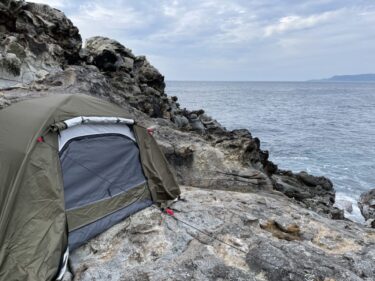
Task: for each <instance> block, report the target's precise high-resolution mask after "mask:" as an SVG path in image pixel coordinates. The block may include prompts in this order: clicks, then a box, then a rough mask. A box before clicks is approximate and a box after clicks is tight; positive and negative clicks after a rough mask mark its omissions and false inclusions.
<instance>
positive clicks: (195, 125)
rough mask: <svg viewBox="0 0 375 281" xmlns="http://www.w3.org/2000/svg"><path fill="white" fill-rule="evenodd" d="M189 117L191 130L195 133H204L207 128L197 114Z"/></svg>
mask: <svg viewBox="0 0 375 281" xmlns="http://www.w3.org/2000/svg"><path fill="white" fill-rule="evenodd" d="M189 117H190V118H189V123H190V126H191V128H192V129H193V130H194V131H198V132H200V133H204V131H205V128H204V126H203V123H202V122H201V121H200V120H199V118H198V116H197V115H196V114H191V115H190V116H189Z"/></svg>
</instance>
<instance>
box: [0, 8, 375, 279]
mask: <svg viewBox="0 0 375 281" xmlns="http://www.w3.org/2000/svg"><path fill="white" fill-rule="evenodd" d="M0 30H1V31H2V32H3V34H2V35H1V36H3V37H1V38H0V54H1V56H0V62H1V63H0V74H1V76H2V77H3V78H6V77H8V78H11V79H13V80H14V79H15V80H16V82H17V81H18V80H22V79H20V76H23V77H27V79H26V80H27V82H30V83H27V84H25V83H24V84H17V83H16V82H12V81H13V80H12V81H10V82H9V83H8V84H6V83H5V82H1V85H0V86H1V87H2V90H1V94H0V109H1V108H4V107H6V106H9V105H11V104H12V103H15V102H18V101H20V100H23V99H29V98H35V97H41V96H47V95H59V94H66V93H70V94H87V95H92V96H96V97H99V98H102V99H105V100H109V101H112V102H114V103H116V104H118V105H119V106H121V107H122V108H124V110H126V112H128V114H129V118H134V119H136V120H137V122H138V123H140V124H141V125H143V126H145V127H151V126H152V127H154V128H155V133H154V136H155V139H156V140H157V142H158V143H159V145H160V146H161V148H162V150H163V152H164V153H165V156H166V158H167V160H168V161H169V162H170V164H171V167H172V169H173V170H174V172H175V174H176V176H177V178H178V181H179V183H181V184H185V185H191V186H194V188H192V187H189V188H184V193H183V197H184V198H186V199H187V202H183V201H179V202H177V203H175V204H174V205H173V208H174V209H175V210H176V216H178V217H179V218H180V219H182V220H184V221H186V222H189V223H190V222H191V223H192V224H193V225H195V226H197V227H198V228H200V229H202V230H203V231H204V232H205V233H206V234H209V235H208V236H207V235H205V234H203V233H200V232H197V231H196V230H194V229H190V228H189V227H187V226H186V225H184V224H183V223H182V222H177V221H175V220H173V219H172V218H169V217H164V215H162V214H161V213H160V211H159V210H157V209H156V208H154V207H153V208H149V209H146V210H144V211H142V212H140V213H138V214H136V215H134V216H132V217H130V218H128V219H127V220H125V221H124V222H123V223H121V224H119V225H116V226H114V227H113V228H112V229H110V230H109V231H107V232H105V233H103V234H102V235H101V236H99V237H97V238H96V239H94V240H93V241H90V242H89V243H88V244H87V245H86V246H84V247H82V248H80V249H78V250H77V251H75V252H74V253H72V270H73V271H72V273H73V274H74V280H95V279H96V280H107V279H112V280H124V279H125V280H148V279H149V280H194V279H195V280H324V279H326V280H366V281H367V280H372V277H373V276H374V271H373V266H372V265H373V260H374V252H375V251H374V239H375V238H374V237H375V234H374V233H373V232H372V230H371V229H368V228H367V229H365V228H363V227H362V226H360V225H357V224H354V223H351V222H349V221H343V220H340V221H337V220H331V218H334V219H343V212H342V211H341V210H338V209H337V208H335V207H334V206H333V204H334V202H335V191H334V189H333V185H332V183H331V181H330V180H328V179H326V178H324V177H315V176H312V175H309V174H307V173H305V172H301V173H298V174H294V173H293V172H291V171H283V170H280V169H278V166H277V165H276V164H274V163H272V162H271V161H269V152H268V151H264V150H262V149H261V142H260V140H259V139H258V138H255V137H253V136H252V135H251V133H250V132H249V131H248V130H244V129H240V130H233V131H229V130H226V129H225V128H224V127H223V126H222V125H220V124H219V123H218V122H217V121H216V120H214V119H213V118H211V117H209V116H207V115H206V114H205V113H204V110H194V111H190V110H187V109H181V108H180V106H179V104H178V103H177V100H178V99H177V98H176V97H168V96H167V94H166V93H165V82H164V77H163V75H162V74H161V73H160V72H159V71H158V70H157V69H156V68H155V67H154V66H152V65H151V64H150V63H149V62H148V61H147V59H146V58H145V57H144V56H135V55H134V54H133V53H132V52H131V50H130V49H128V48H126V47H125V46H123V45H122V44H120V43H119V42H117V41H115V40H112V39H109V38H104V37H93V38H90V39H88V42H87V47H86V48H85V49H81V41H80V37H79V33H78V30H77V29H76V28H75V27H74V26H73V25H72V24H71V22H70V21H69V20H68V19H67V18H66V17H65V16H64V14H63V13H61V12H60V11H58V10H55V9H52V8H49V7H47V6H45V5H40V4H29V3H24V2H21V1H1V2H0ZM36 31H38V32H36ZM29 33H30V34H32V35H33V36H29ZM22 38H24V39H22ZM21 39H22V40H21ZM29 70H31V71H29ZM18 71H19V72H20V75H18V74H17V73H18ZM15 75H16V76H15ZM17 75H18V76H17ZM17 79H18V80H17ZM26 80H25V81H26ZM200 188H204V189H205V190H202V189H200ZM218 190H222V191H218ZM232 191H236V192H232ZM366 202H367V201H366ZM368 202H369V204H370V205H371V206H372V205H373V202H372V201H371V200H370V201H368ZM370 205H369V206H370ZM368 224H369V225H373V221H372V220H371V219H370V220H368ZM185 226H186V227H187V228H185ZM212 235H215V237H216V238H217V239H218V240H216V239H214V238H212ZM220 241H221V242H220ZM223 241H224V242H225V243H227V244H230V245H232V246H228V245H227V244H223V243H222V242H223ZM310 257H311V258H310ZM267 261H268V263H267ZM271 262H272V263H271ZM270 263H271V264H270ZM279 266H282V268H283V270H280V267H279ZM301 274H305V276H302V277H301ZM323 277H324V278H323ZM66 278H68V279H67V280H69V276H68V275H67V276H66ZM301 278H305V279H301ZM358 278H359V279H358Z"/></svg>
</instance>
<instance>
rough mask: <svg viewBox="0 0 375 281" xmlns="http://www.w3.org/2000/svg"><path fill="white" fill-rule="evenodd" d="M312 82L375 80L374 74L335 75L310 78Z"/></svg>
mask: <svg viewBox="0 0 375 281" xmlns="http://www.w3.org/2000/svg"><path fill="white" fill-rule="evenodd" d="M310 81H312V82H375V74H355V75H335V76H332V77H331V78H326V79H319V80H310Z"/></svg>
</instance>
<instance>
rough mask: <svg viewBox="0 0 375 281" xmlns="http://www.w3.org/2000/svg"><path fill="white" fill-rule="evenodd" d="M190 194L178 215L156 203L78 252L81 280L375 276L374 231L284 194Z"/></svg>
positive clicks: (191, 190)
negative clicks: (333, 217)
mask: <svg viewBox="0 0 375 281" xmlns="http://www.w3.org/2000/svg"><path fill="white" fill-rule="evenodd" d="M182 197H183V198H184V199H185V200H186V201H178V202H177V203H175V204H174V205H172V207H171V208H172V209H174V210H175V216H176V218H177V219H178V220H175V219H173V217H170V216H167V215H166V214H163V213H161V211H159V210H158V209H157V208H155V207H150V208H148V209H145V210H144V211H142V212H140V213H137V214H135V215H134V216H132V217H131V218H128V219H127V220H125V221H124V222H122V223H120V224H118V225H116V226H114V227H112V228H111V229H110V230H109V231H107V232H105V233H103V234H101V235H100V236H98V237H97V238H95V239H94V240H93V241H91V242H90V243H89V244H88V245H86V246H83V247H81V248H80V249H78V250H76V251H75V252H73V253H72V255H71V259H72V261H71V265H72V269H73V271H74V274H75V280H77V281H85V280H104V279H107V280H109V279H110V280H254V281H255V280H257V281H260V280H270V281H280V280H284V281H286V280H291V281H297V280H298V281H300V280H353V281H354V280H355V281H360V280H362V281H363V280H367V281H370V280H374V279H373V277H374V276H375V269H374V267H373V262H374V261H375V232H374V231H373V230H371V229H367V230H366V229H364V228H363V227H361V226H359V225H356V224H353V223H351V222H345V221H331V220H330V219H327V218H324V217H321V216H318V215H316V214H315V213H314V212H312V211H306V210H305V209H304V208H301V207H300V206H298V205H297V204H295V203H293V201H291V200H290V199H288V198H286V197H285V196H282V195H281V194H272V193H257V194H253V193H247V194H244V193H238V192H224V191H214V190H201V189H197V188H192V187H184V188H183V189H182ZM280 210H288V211H286V212H285V211H283V212H281V211H280ZM295 214H299V216H298V217H297V216H296V215H295ZM269 218H273V220H272V222H271V227H264V225H268V224H270V222H269ZM182 221H183V222H186V223H188V224H189V225H192V226H194V227H196V228H198V229H200V230H202V231H203V232H204V233H207V235H205V234H204V233H201V232H199V231H197V230H196V229H195V228H192V227H190V226H188V225H187V224H184V223H183V222H182ZM262 225H263V227H262ZM275 225H276V226H275ZM275 233H276V235H275ZM214 237H215V238H216V239H217V240H216V239H215V238H214ZM220 241H223V242H224V243H226V244H224V243H223V242H220ZM228 244H229V245H231V246H228ZM114 269H116V270H114Z"/></svg>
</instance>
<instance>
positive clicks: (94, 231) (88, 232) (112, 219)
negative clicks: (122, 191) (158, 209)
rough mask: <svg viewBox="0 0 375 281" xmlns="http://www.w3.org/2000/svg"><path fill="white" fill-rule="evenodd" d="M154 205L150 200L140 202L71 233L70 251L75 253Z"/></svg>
mask: <svg viewBox="0 0 375 281" xmlns="http://www.w3.org/2000/svg"><path fill="white" fill-rule="evenodd" d="M151 205H152V201H151V200H149V199H146V200H139V201H136V202H135V203H133V204H131V205H130V206H128V207H125V208H123V209H121V210H119V211H117V212H115V213H113V214H111V215H108V216H106V217H104V218H102V219H100V220H98V221H96V222H93V223H90V224H88V225H85V226H84V227H81V228H79V229H77V230H74V231H72V232H70V233H69V249H70V250H71V251H73V250H74V249H76V248H78V247H79V246H82V245H83V244H85V243H86V242H87V241H88V240H90V239H91V238H93V237H95V236H96V235H98V234H100V233H102V232H104V231H105V230H107V229H108V228H110V227H111V226H113V225H115V224H117V223H119V222H120V221H122V220H123V219H125V218H127V217H128V216H130V215H132V214H134V213H136V212H138V211H140V210H142V209H144V208H146V207H149V206H151Z"/></svg>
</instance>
